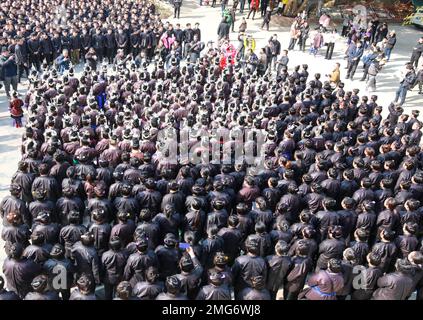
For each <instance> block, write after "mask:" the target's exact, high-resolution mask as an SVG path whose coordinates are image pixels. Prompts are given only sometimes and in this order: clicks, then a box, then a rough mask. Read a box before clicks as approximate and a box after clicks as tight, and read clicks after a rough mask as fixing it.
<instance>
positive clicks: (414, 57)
mask: <svg viewBox="0 0 423 320" xmlns="http://www.w3.org/2000/svg"><path fill="white" fill-rule="evenodd" d="M419 59H420V56H419V55H415V54H413V55H412V56H411V61H410V62H411V64H412V65H413V66H414V68H417V67H418V64H419Z"/></svg>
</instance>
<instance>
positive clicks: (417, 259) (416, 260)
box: [407, 251, 423, 265]
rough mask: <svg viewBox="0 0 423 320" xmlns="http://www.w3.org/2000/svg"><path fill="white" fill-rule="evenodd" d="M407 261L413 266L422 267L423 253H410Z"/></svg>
mask: <svg viewBox="0 0 423 320" xmlns="http://www.w3.org/2000/svg"><path fill="white" fill-rule="evenodd" d="M407 259H408V261H410V262H411V264H413V265H423V253H422V252H420V251H412V252H410V253H409V254H408V256H407Z"/></svg>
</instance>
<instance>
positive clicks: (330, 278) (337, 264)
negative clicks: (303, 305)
mask: <svg viewBox="0 0 423 320" xmlns="http://www.w3.org/2000/svg"><path fill="white" fill-rule="evenodd" d="M341 271H342V266H341V261H340V260H338V259H330V260H329V261H328V267H327V270H320V271H319V272H317V273H315V274H313V275H312V276H311V277H310V278H309V279H308V281H307V283H308V285H309V286H310V289H306V290H305V292H306V293H305V298H306V299H307V300H336V295H337V294H338V293H339V292H340V291H341V290H342V288H343V286H344V278H343V277H342V273H341Z"/></svg>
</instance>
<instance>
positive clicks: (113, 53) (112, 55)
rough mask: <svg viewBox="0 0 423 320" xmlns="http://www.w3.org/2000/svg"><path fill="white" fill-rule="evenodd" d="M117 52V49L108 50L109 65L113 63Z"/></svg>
mask: <svg viewBox="0 0 423 320" xmlns="http://www.w3.org/2000/svg"><path fill="white" fill-rule="evenodd" d="M115 51H116V50H115V48H106V55H107V61H108V62H109V64H111V63H113V59H114V57H115V55H116V54H115Z"/></svg>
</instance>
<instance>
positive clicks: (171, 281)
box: [166, 276, 181, 295]
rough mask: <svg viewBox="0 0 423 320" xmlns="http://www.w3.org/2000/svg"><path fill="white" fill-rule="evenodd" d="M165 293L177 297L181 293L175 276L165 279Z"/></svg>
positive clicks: (179, 282) (179, 284)
mask: <svg viewBox="0 0 423 320" xmlns="http://www.w3.org/2000/svg"><path fill="white" fill-rule="evenodd" d="M166 291H167V293H169V294H172V295H177V294H179V292H180V291H181V281H180V280H179V278H178V277H177V276H170V277H167V278H166Z"/></svg>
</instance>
